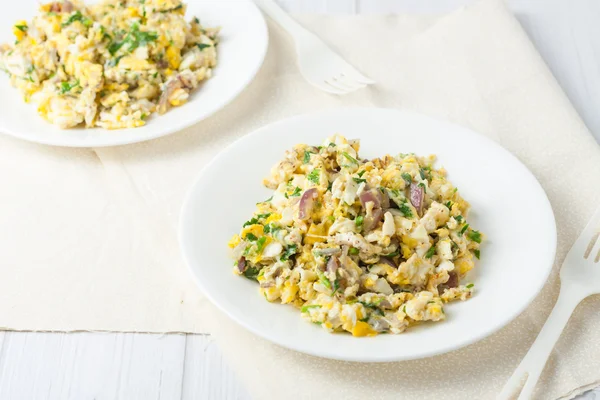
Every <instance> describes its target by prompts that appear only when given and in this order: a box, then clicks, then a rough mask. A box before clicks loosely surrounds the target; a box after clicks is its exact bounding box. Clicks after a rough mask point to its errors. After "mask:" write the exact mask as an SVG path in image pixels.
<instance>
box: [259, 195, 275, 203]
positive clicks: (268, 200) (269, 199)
mask: <svg viewBox="0 0 600 400" xmlns="http://www.w3.org/2000/svg"><path fill="white" fill-rule="evenodd" d="M271 200H273V196H271V197H269V198H268V199H266V200H265V201H261V202H259V203H256V204H261V203H268V202H270V201H271Z"/></svg>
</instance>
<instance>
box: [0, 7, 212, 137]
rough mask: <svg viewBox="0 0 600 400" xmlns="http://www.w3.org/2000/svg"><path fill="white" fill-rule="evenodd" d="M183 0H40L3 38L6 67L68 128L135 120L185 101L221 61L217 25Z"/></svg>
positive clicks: (27, 95)
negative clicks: (90, 1) (192, 12)
mask: <svg viewBox="0 0 600 400" xmlns="http://www.w3.org/2000/svg"><path fill="white" fill-rule="evenodd" d="M185 10H186V6H185V5H184V4H183V3H182V2H181V1H180V0H103V1H100V2H99V3H96V4H94V5H90V6H85V5H83V3H81V2H79V1H77V0H70V1H69V0H63V1H56V2H53V3H48V4H44V5H42V6H40V14H39V15H37V16H36V17H35V18H34V19H33V21H32V22H31V23H27V21H18V22H17V23H16V24H15V25H14V26H13V33H14V35H15V37H16V41H15V43H14V45H9V44H5V45H1V46H0V69H2V70H4V71H5V72H6V73H8V74H9V76H10V79H11V83H12V84H13V86H15V87H17V88H18V89H20V90H21V92H22V93H23V95H24V100H25V101H26V102H29V101H33V102H35V103H37V105H38V112H39V114H40V115H41V116H42V117H44V118H45V119H46V120H48V121H49V122H51V123H53V124H56V125H58V126H60V127H61V128H70V127H74V126H77V125H79V124H81V123H85V126H86V127H94V126H99V127H103V128H107V129H116V128H133V127H138V126H142V125H144V124H145V121H146V119H147V118H148V116H149V115H150V114H151V113H153V112H158V113H159V114H163V113H165V112H166V111H167V109H168V108H169V107H171V106H179V105H181V104H183V103H185V102H186V100H187V99H188V97H189V95H190V91H192V90H193V89H195V88H196V87H198V85H199V83H200V82H201V81H202V80H204V79H207V78H209V77H210V76H211V72H212V68H213V67H214V66H215V65H216V63H217V53H216V48H215V46H216V45H217V34H218V29H216V28H203V27H202V26H201V25H200V21H199V20H198V19H197V18H193V19H192V21H191V22H186V21H185V19H184V14H185Z"/></svg>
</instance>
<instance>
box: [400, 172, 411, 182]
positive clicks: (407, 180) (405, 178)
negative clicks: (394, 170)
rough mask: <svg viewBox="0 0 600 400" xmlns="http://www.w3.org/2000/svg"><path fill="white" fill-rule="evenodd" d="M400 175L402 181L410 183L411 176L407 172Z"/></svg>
mask: <svg viewBox="0 0 600 400" xmlns="http://www.w3.org/2000/svg"><path fill="white" fill-rule="evenodd" d="M401 176H402V179H404V182H406V183H407V184H408V185H410V184H411V183H412V176H410V174H409V173H407V172H404V173H403V174H402V175H401Z"/></svg>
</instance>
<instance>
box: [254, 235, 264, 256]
mask: <svg viewBox="0 0 600 400" xmlns="http://www.w3.org/2000/svg"><path fill="white" fill-rule="evenodd" d="M266 242H267V237H266V236H263V237H261V238H260V239H258V240H257V241H256V248H257V250H258V252H259V253H262V251H263V248H264V247H265V243H266Z"/></svg>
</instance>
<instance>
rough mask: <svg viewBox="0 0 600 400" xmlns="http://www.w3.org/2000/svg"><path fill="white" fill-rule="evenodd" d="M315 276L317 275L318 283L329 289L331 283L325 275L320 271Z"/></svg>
mask: <svg viewBox="0 0 600 400" xmlns="http://www.w3.org/2000/svg"><path fill="white" fill-rule="evenodd" d="M317 274H318V275H319V282H321V284H322V285H323V286H325V287H326V288H327V289H331V282H330V281H329V279H327V277H326V276H325V274H323V273H322V272H321V271H317Z"/></svg>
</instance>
